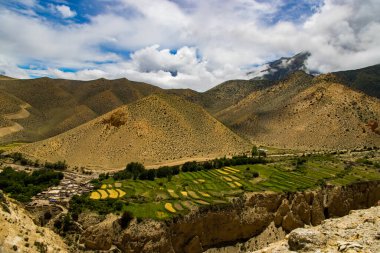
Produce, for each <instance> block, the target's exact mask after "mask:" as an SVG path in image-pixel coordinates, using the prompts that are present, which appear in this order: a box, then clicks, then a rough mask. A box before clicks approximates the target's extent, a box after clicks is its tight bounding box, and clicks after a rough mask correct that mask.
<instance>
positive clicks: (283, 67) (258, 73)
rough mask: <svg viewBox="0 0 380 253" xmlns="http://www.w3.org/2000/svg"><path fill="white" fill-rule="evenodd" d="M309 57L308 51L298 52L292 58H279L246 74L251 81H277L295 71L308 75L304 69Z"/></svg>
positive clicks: (307, 71) (306, 69)
mask: <svg viewBox="0 0 380 253" xmlns="http://www.w3.org/2000/svg"><path fill="white" fill-rule="evenodd" d="M310 56H311V53H310V52H308V51H303V52H300V53H298V54H296V55H294V56H292V57H281V58H280V59H278V60H275V61H272V62H269V63H267V64H264V65H263V66H261V67H260V68H258V69H257V70H255V71H251V72H248V73H247V75H248V77H250V79H251V80H270V81H278V80H281V79H283V78H285V77H286V76H288V75H289V74H291V73H294V72H295V71H298V70H301V71H304V72H306V73H310V71H309V70H308V68H307V67H306V62H307V59H308V58H309V57H310Z"/></svg>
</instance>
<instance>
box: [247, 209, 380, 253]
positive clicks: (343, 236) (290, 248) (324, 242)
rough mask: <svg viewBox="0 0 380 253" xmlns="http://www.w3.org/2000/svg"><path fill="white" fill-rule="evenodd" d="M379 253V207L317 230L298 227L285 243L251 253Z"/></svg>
mask: <svg viewBox="0 0 380 253" xmlns="http://www.w3.org/2000/svg"><path fill="white" fill-rule="evenodd" d="M294 251H296V252H305V253H306V252H321V253H322V252H326V253H327V252H328V253H334V252H347V253H354V252H362V253H375V252H380V206H377V207H372V208H369V209H364V210H354V211H351V212H350V214H349V215H347V216H344V217H341V218H336V219H328V220H325V221H323V222H322V224H321V225H319V226H316V227H305V228H297V229H295V230H293V231H292V232H291V233H289V234H288V235H287V236H286V239H285V240H282V241H279V242H277V243H273V244H271V245H270V246H269V247H266V248H264V249H261V250H258V251H254V253H280V252H281V253H286V252H294Z"/></svg>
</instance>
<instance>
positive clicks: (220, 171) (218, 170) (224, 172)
mask: <svg viewBox="0 0 380 253" xmlns="http://www.w3.org/2000/svg"><path fill="white" fill-rule="evenodd" d="M216 171H217V172H219V173H221V174H224V175H229V174H230V173H228V172H226V171H224V170H221V169H216Z"/></svg>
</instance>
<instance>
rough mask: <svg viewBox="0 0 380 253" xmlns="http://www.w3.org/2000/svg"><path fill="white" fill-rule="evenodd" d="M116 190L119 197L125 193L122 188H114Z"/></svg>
mask: <svg viewBox="0 0 380 253" xmlns="http://www.w3.org/2000/svg"><path fill="white" fill-rule="evenodd" d="M116 191H117V192H118V193H119V198H121V197H123V196H124V195H125V194H126V193H125V191H123V190H120V189H116Z"/></svg>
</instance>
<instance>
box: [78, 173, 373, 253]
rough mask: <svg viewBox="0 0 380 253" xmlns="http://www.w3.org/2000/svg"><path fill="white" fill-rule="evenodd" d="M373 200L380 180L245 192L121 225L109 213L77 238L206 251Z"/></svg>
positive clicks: (98, 243)
mask: <svg viewBox="0 0 380 253" xmlns="http://www.w3.org/2000/svg"><path fill="white" fill-rule="evenodd" d="M379 200H380V181H375V182H360V183H355V184H352V185H348V186H327V187H324V188H322V189H318V190H313V191H305V192H297V193H275V192H259V193H245V194H244V195H242V196H241V197H237V198H235V199H234V201H233V203H231V204H229V205H225V206H202V207H200V208H199V209H198V210H197V211H194V212H191V213H190V214H188V215H186V216H184V217H177V218H174V219H173V220H171V221H165V222H164V221H153V220H143V221H140V222H138V221H137V220H136V219H135V220H133V221H132V222H131V223H130V225H129V226H128V227H127V228H126V229H122V228H121V227H120V225H119V223H118V222H117V219H118V218H117V217H116V216H109V217H108V218H107V219H106V220H104V221H103V222H101V223H99V224H96V225H93V226H90V227H88V228H87V229H86V231H85V232H84V233H83V234H82V236H81V242H82V243H83V244H84V246H85V247H86V248H87V249H92V250H100V249H101V250H107V249H110V248H111V247H117V248H119V249H120V250H122V251H123V252H191V253H194V252H195V253H197V252H204V251H206V250H209V252H212V248H218V247H225V246H229V245H236V244H239V243H240V244H241V245H244V242H247V241H248V242H249V247H250V249H259V248H260V247H263V245H265V244H268V243H272V242H274V241H277V240H280V239H283V237H284V235H285V233H289V232H290V231H292V230H294V229H296V228H299V227H303V226H304V225H313V226H316V225H319V224H321V222H322V221H323V220H324V219H326V218H333V217H341V216H344V215H346V214H348V213H349V211H350V210H354V209H364V208H369V207H371V206H373V205H375V204H376V203H377V202H378V201H379ZM242 243H243V244H242Z"/></svg>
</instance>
